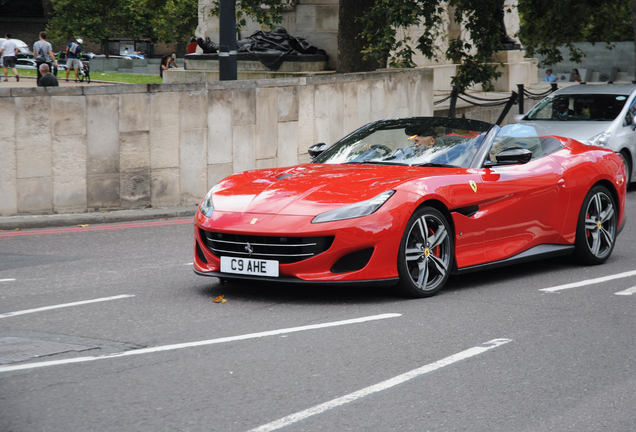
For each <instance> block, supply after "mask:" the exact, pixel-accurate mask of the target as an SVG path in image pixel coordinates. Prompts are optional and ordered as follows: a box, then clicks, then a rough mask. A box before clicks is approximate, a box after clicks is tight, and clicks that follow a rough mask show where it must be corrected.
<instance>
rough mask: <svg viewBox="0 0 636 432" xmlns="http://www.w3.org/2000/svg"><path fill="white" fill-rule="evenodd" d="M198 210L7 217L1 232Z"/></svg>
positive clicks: (0, 222)
mask: <svg viewBox="0 0 636 432" xmlns="http://www.w3.org/2000/svg"><path fill="white" fill-rule="evenodd" d="M196 210H197V206H190V207H170V208H150V209H139V210H113V211H104V212H89V213H71V214H52V215H28V216H5V217H0V230H3V231H7V230H15V229H32V228H51V227H62V226H71V225H84V224H89V225H97V224H105V223H116V222H129V221H135V220H148V219H165V218H191V217H193V216H194V214H195V212H196Z"/></svg>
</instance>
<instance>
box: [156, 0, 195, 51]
mask: <svg viewBox="0 0 636 432" xmlns="http://www.w3.org/2000/svg"><path fill="white" fill-rule="evenodd" d="M149 3H150V4H148V7H153V6H155V7H154V10H158V11H159V13H154V14H153V16H152V28H153V29H154V33H155V37H156V38H157V40H159V41H161V42H165V43H171V42H178V43H180V44H183V43H186V42H188V41H189V40H190V38H191V37H193V36H194V32H195V30H196V28H197V26H198V25H199V14H198V9H199V1H198V0H158V1H150V2H149Z"/></svg>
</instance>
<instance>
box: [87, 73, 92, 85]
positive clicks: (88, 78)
mask: <svg viewBox="0 0 636 432" xmlns="http://www.w3.org/2000/svg"><path fill="white" fill-rule="evenodd" d="M90 83H91V73H90V72H88V71H86V84H90Z"/></svg>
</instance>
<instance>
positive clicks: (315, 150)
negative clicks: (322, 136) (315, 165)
mask: <svg viewBox="0 0 636 432" xmlns="http://www.w3.org/2000/svg"><path fill="white" fill-rule="evenodd" d="M325 150H327V144H325V143H318V144H314V145H312V146H311V147H309V149H307V153H309V157H311V158H312V159H315V158H316V157H317V156H318V155H319V154H321V153H322V152H324V151H325Z"/></svg>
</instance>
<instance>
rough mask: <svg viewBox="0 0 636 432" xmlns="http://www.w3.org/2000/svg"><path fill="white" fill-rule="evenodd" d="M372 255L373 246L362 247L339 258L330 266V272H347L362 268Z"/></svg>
mask: <svg viewBox="0 0 636 432" xmlns="http://www.w3.org/2000/svg"><path fill="white" fill-rule="evenodd" d="M371 255H373V248H368V249H362V250H359V251H356V252H352V253H350V254H347V255H345V256H343V257H342V258H340V259H339V260H338V261H336V263H335V264H334V265H333V267H331V272H332V273H348V272H352V271H357V270H362V269H363V268H364V266H366V265H367V264H368V262H369V260H370V259H371Z"/></svg>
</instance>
